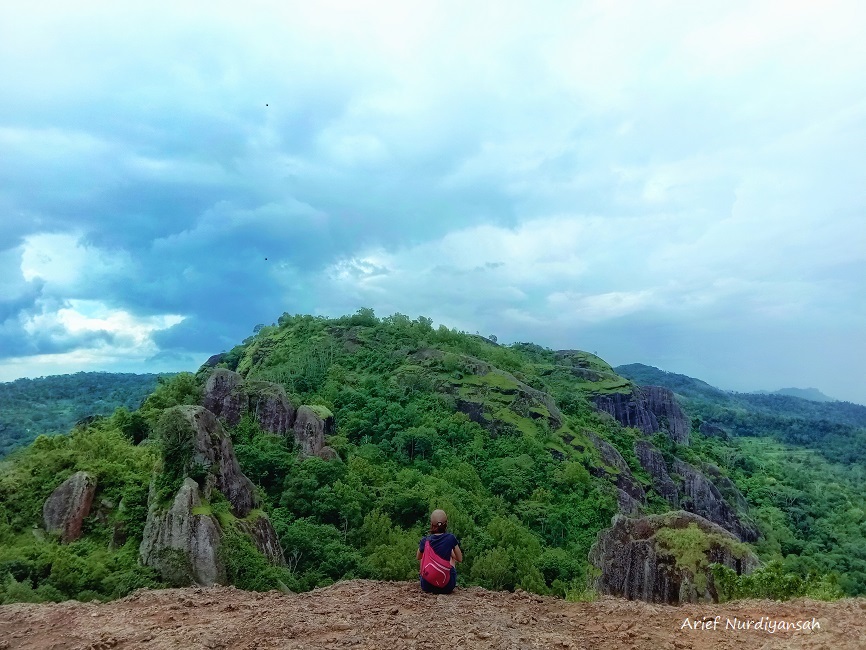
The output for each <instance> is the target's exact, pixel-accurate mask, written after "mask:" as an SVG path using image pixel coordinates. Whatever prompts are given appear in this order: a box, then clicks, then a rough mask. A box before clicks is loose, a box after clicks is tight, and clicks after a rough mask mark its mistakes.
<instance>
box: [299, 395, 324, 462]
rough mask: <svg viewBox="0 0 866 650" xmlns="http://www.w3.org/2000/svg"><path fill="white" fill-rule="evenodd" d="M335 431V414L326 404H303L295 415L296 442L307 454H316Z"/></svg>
mask: <svg viewBox="0 0 866 650" xmlns="http://www.w3.org/2000/svg"><path fill="white" fill-rule="evenodd" d="M333 432H334V416H333V414H332V413H331V411H329V410H328V409H327V408H325V407H324V406H301V407H299V408H298V412H297V414H296V417H295V426H294V433H295V442H296V443H297V444H298V446H299V447H300V448H301V451H302V452H303V453H304V454H305V455H307V456H315V455H317V454H318V453H319V452H320V451H322V448H323V447H324V446H325V438H326V437H327V436H329V435H331V434H332V433H333Z"/></svg>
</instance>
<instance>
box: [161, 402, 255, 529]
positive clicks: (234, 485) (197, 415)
mask: <svg viewBox="0 0 866 650" xmlns="http://www.w3.org/2000/svg"><path fill="white" fill-rule="evenodd" d="M163 417H176V418H182V419H183V420H184V421H185V422H186V424H187V426H188V427H189V431H190V433H191V435H192V454H191V457H190V465H189V467H188V468H187V472H193V471H196V472H199V473H201V472H204V473H206V482H205V485H204V486H203V487H204V489H205V491H206V496H208V497H209V493H210V490H211V489H213V488H214V487H215V488H216V489H218V490H219V491H220V492H222V493H223V495H224V496H225V497H226V499H228V501H229V503H230V504H231V509H232V514H233V515H234V516H235V517H246V516H247V515H248V514H249V512H250V510H252V509H253V508H256V507H258V496H257V494H256V490H255V486H254V485H253V482H252V481H250V479H248V478H247V477H246V476H244V474H243V473H242V472H241V468H240V465H239V464H238V459H237V456H235V450H234V446H233V445H232V441H231V438H229V436H228V435H226V432H225V429H223V426H222V424H220V421H219V420H218V419H217V418H216V416H215V415H214V414H213V413H211V412H210V411H208V410H207V409H205V408H203V407H201V406H176V407H174V408H172V409H168V411H167V412H166V414H164V415H163Z"/></svg>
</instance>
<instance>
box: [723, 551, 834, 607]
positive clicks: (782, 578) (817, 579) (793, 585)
mask: <svg viewBox="0 0 866 650" xmlns="http://www.w3.org/2000/svg"><path fill="white" fill-rule="evenodd" d="M712 574H713V579H714V582H715V584H716V588H717V590H718V594H719V601H720V602H726V601H729V600H734V599H738V598H769V599H772V600H789V599H791V598H799V597H806V598H815V599H816V600H834V599H836V598H841V597H842V596H843V595H844V593H843V592H842V590H841V589H840V588H839V585H838V583H837V578H836V576H831V575H819V574H818V573H815V572H813V573H810V574H809V575H807V576H805V577H801V576H798V575H797V574H795V573H791V572H790V571H787V570H786V569H785V567H784V565H783V563H782V561H780V560H773V561H772V562H770V563H769V564H767V565H766V566H763V567H761V568H759V569H757V570H756V571H754V572H753V573H750V574H748V575H740V576H738V575H737V574H736V573H735V572H734V571H733V570H732V569H729V568H728V567H726V566H724V565H721V564H714V565H713V566H712Z"/></svg>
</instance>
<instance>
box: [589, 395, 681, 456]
mask: <svg viewBox="0 0 866 650" xmlns="http://www.w3.org/2000/svg"><path fill="white" fill-rule="evenodd" d="M592 401H593V403H594V404H595V407H596V408H597V409H598V410H600V411H604V412H605V413H609V414H610V415H612V416H613V417H614V418H615V419H616V421H617V422H619V423H620V424H622V425H623V426H625V427H634V428H635V429H638V430H639V431H642V432H643V433H645V434H647V435H650V434H653V433H656V432H658V431H664V432H666V433H667V434H668V435H669V436H670V437H671V439H672V440H674V441H675V442H677V443H679V444H681V445H687V444H689V428H690V424H689V420H688V418H687V417H686V414H685V413H684V412H683V410H682V409H681V408H680V405H679V404H678V403H677V401H676V398H675V397H674V394H673V392H672V391H671V390H670V389H668V388H663V387H662V386H643V387H640V388H635V389H634V390H632V391H630V392H617V393H604V394H600V395H595V396H594V397H593V398H592Z"/></svg>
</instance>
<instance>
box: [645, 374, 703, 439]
mask: <svg viewBox="0 0 866 650" xmlns="http://www.w3.org/2000/svg"><path fill="white" fill-rule="evenodd" d="M640 395H641V397H642V398H643V401H644V403H645V404H646V407H647V408H648V409H649V411H650V413H652V414H653V415H655V417H656V420H658V423H659V427H660V429H661V430H663V431H667V432H668V435H669V436H670V437H671V439H673V440H674V442H678V443H679V444H681V445H687V444H689V429H690V428H691V423H690V422H689V419H688V418H687V417H686V414H685V413H684V412H683V410H682V409H681V408H680V405H679V404H678V403H677V400H676V397H674V393H673V391H672V390H671V389H669V388H663V387H662V386H643V387H641V389H640Z"/></svg>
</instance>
